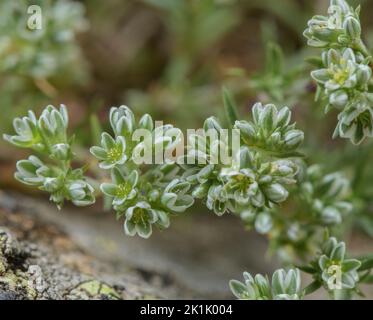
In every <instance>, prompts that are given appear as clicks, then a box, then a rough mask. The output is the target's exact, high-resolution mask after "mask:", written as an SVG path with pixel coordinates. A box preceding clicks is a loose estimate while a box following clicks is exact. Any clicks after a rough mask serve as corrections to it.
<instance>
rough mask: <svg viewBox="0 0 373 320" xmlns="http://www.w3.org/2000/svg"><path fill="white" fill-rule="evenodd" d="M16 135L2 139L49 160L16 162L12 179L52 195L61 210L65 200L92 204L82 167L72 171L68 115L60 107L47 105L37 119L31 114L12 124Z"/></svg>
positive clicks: (93, 198) (36, 159)
mask: <svg viewBox="0 0 373 320" xmlns="http://www.w3.org/2000/svg"><path fill="white" fill-rule="evenodd" d="M13 126H14V130H15V131H16V135H13V136H11V135H4V139H5V140H7V141H8V142H10V143H12V144H13V145H15V146H17V147H20V148H30V149H31V150H33V151H35V152H38V153H40V154H42V155H43V156H44V157H45V158H48V159H49V161H48V163H46V162H43V161H42V160H41V159H39V158H38V157H36V156H33V155H32V156H30V157H29V158H28V159H27V160H20V161H18V162H17V172H16V173H15V177H16V179H17V180H19V181H20V182H22V183H24V184H28V185H32V186H36V187H38V188H39V189H41V190H44V191H47V192H49V193H50V194H51V196H50V199H51V201H53V202H55V203H56V204H57V206H58V207H61V206H62V204H63V202H64V200H65V199H67V200H70V201H72V202H73V203H74V204H75V205H78V206H86V205H90V204H92V203H94V202H95V197H94V189H93V187H92V186H91V185H90V184H89V183H88V182H87V179H86V178H85V177H84V172H83V170H82V169H81V168H78V169H72V168H71V166H70V162H71V160H72V159H73V153H72V150H71V139H69V138H68V136H67V132H66V130H67V126H68V114H67V110H66V107H65V106H64V105H61V107H60V109H59V110H58V109H57V108H55V107H54V106H51V105H50V106H47V107H46V108H45V109H44V111H43V112H42V114H41V115H40V117H39V118H38V119H37V118H36V116H35V114H34V113H33V112H31V111H30V112H29V114H28V116H25V117H23V118H16V119H14V122H13Z"/></svg>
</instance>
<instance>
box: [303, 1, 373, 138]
mask: <svg viewBox="0 0 373 320" xmlns="http://www.w3.org/2000/svg"><path fill="white" fill-rule="evenodd" d="M328 13H329V16H328V17H323V16H316V17H314V18H313V19H311V20H310V21H309V23H308V26H309V27H308V29H307V30H306V31H305V33H304V35H305V36H306V37H307V38H308V44H309V45H310V46H314V47H322V48H324V51H323V53H322V68H321V69H318V70H315V71H313V72H312V73H311V76H312V78H313V79H314V80H315V81H316V82H317V84H318V87H319V91H320V92H321V93H322V94H323V95H324V96H325V97H326V98H327V100H328V104H327V106H326V110H327V111H328V110H330V109H331V108H335V109H337V110H338V111H339V112H340V113H339V115H338V124H337V126H336V129H335V132H334V135H333V136H334V137H337V136H340V137H342V138H348V139H350V140H351V141H352V143H354V144H360V143H361V142H362V141H363V140H364V139H365V138H366V137H373V103H372V102H373V97H372V94H371V93H370V92H369V82H370V80H371V78H372V69H371V67H370V65H369V63H370V59H371V57H370V54H369V52H368V50H367V49H366V47H365V45H364V44H363V42H362V40H361V26H360V20H359V9H357V10H353V9H352V8H351V7H350V6H349V5H348V4H347V2H346V1H345V0H332V1H331V5H330V7H329V10H328Z"/></svg>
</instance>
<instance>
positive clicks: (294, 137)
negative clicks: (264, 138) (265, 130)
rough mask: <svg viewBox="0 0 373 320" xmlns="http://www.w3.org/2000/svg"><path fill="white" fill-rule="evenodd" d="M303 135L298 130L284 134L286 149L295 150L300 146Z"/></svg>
mask: <svg viewBox="0 0 373 320" xmlns="http://www.w3.org/2000/svg"><path fill="white" fill-rule="evenodd" d="M303 139H304V133H303V132H302V131H300V130H290V131H288V132H287V133H286V134H285V145H286V147H287V148H290V149H295V148H297V147H298V146H299V145H300V144H302V142H303Z"/></svg>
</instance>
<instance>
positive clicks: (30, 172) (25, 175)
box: [14, 156, 50, 186]
mask: <svg viewBox="0 0 373 320" xmlns="http://www.w3.org/2000/svg"><path fill="white" fill-rule="evenodd" d="M16 167H17V172H16V173H15V174H14V176H15V178H16V179H17V180H18V181H20V182H22V183H24V184H27V185H30V186H42V185H43V182H44V180H45V177H46V176H48V175H49V174H50V169H49V168H48V167H47V166H46V165H45V164H44V163H43V162H42V161H41V160H40V159H39V158H37V157H35V156H30V157H29V158H28V160H20V161H18V162H17V164H16Z"/></svg>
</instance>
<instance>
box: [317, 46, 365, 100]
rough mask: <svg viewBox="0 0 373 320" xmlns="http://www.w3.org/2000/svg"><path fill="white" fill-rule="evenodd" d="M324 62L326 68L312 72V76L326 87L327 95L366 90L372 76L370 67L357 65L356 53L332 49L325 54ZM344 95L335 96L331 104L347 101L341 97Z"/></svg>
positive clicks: (348, 50)
mask: <svg viewBox="0 0 373 320" xmlns="http://www.w3.org/2000/svg"><path fill="white" fill-rule="evenodd" d="M323 61H324V64H325V66H326V68H325V69H320V70H315V71H312V72H311V76H312V78H314V79H315V80H316V81H317V82H318V83H319V84H321V85H322V86H324V88H325V92H326V94H329V93H332V92H334V91H337V90H342V89H343V90H348V89H352V88H365V87H366V85H367V83H368V81H369V79H370V78H371V76H372V70H371V69H370V67H369V66H367V65H366V64H359V63H357V61H356V56H355V53H354V52H353V50H352V49H350V48H347V49H345V50H343V51H342V52H339V51H337V50H334V49H330V50H329V51H328V52H325V53H324V55H323ZM342 93H343V91H342V92H340V93H339V96H337V97H336V96H333V97H332V98H331V100H332V101H330V102H333V101H340V100H345V98H343V97H341V95H342ZM338 98H339V99H338ZM334 103H335V102H334ZM337 105H338V103H337Z"/></svg>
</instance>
